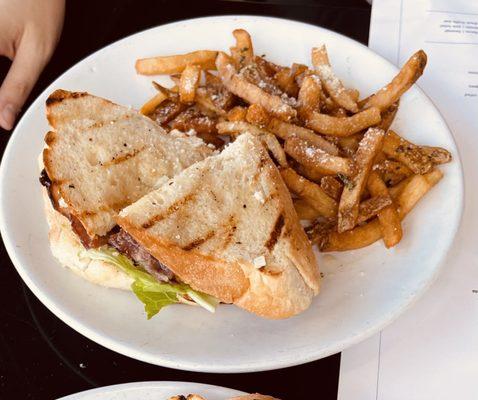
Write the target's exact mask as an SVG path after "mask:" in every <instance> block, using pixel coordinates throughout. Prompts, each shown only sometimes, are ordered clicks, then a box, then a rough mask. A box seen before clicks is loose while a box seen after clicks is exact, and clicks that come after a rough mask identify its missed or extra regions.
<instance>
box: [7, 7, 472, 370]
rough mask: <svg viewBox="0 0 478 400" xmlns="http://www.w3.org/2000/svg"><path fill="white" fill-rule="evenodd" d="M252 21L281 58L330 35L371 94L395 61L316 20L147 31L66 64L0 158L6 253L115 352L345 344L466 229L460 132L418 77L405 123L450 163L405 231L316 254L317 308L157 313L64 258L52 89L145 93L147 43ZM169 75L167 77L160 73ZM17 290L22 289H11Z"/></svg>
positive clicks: (220, 40) (317, 350) (165, 358)
mask: <svg viewBox="0 0 478 400" xmlns="http://www.w3.org/2000/svg"><path fill="white" fill-rule="evenodd" d="M238 27H244V28H246V29H247V30H248V31H250V32H251V34H252V37H253V39H254V45H255V48H256V52H257V54H262V53H266V55H267V57H268V58H269V59H270V60H272V61H275V62H278V63H280V64H288V65H290V63H291V62H292V61H296V62H302V63H309V54H310V49H311V47H312V46H315V45H317V44H320V43H326V44H327V46H328V49H329V51H330V57H331V60H332V63H333V65H334V68H335V70H336V71H337V73H338V75H339V76H340V77H342V78H343V80H344V81H345V84H346V85H352V86H354V87H357V88H358V89H359V90H360V92H361V94H362V96H364V95H368V94H369V93H372V92H373V91H374V90H377V89H378V88H380V87H381V86H382V85H383V84H384V83H386V82H388V81H389V80H390V78H391V77H392V76H393V75H394V74H395V73H396V71H397V70H396V68H395V67H393V66H392V65H391V64H390V63H388V62H387V61H385V60H384V59H383V58H381V57H380V56H378V55H376V54H374V53H373V52H371V51H370V50H369V49H368V48H366V47H365V46H362V45H361V44H359V43H357V42H354V41H352V40H350V39H348V38H346V37H344V36H341V35H338V34H336V33H333V32H330V31H328V30H325V29H321V28H318V27H315V26H312V25H307V24H302V23H298V22H292V21H287V20H281V19H275V18H264V17H251V16H241V17H232V16H227V17H211V18H201V19H195V20H188V21H182V22H177V23H174V24H169V25H164V26H160V27H157V28H154V29H151V30H148V31H145V32H141V33H138V34H136V35H133V36H131V37H128V38H126V39H124V40H121V41H119V42H117V43H114V44H112V45H110V46H108V47H106V48H105V49H103V50H100V51H98V52H97V53H94V54H93V55H91V56H90V57H88V58H86V59H85V60H83V61H82V62H80V63H78V64H77V65H75V66H74V67H73V68H71V69H70V70H69V71H67V72H66V73H65V74H63V75H62V76H61V77H60V78H58V79H57V80H56V81H55V82H54V83H53V84H52V85H51V86H50V87H49V88H48V89H47V90H46V91H45V92H44V93H43V94H42V95H41V96H40V97H39V98H38V99H37V100H36V101H35V102H34V103H33V104H32V106H31V107H30V109H29V110H28V111H27V112H26V113H25V116H24V117H23V118H22V120H21V121H20V122H19V124H18V127H17V129H16V130H15V132H14V134H13V136H12V138H11V140H10V143H9V144H8V147H7V150H6V152H5V155H4V158H3V162H2V166H1V204H0V222H1V224H0V225H1V230H2V235H3V239H4V241H5V245H6V247H7V250H8V253H9V254H10V257H11V258H12V260H13V263H14V264H15V266H16V268H17V269H18V272H19V273H20V275H21V276H22V278H23V279H24V281H25V282H26V283H27V285H28V286H29V287H30V289H31V290H32V291H33V292H34V293H35V294H36V296H38V298H39V299H40V300H41V301H42V302H43V303H44V304H45V305H46V306H47V307H48V308H49V309H50V310H51V311H52V312H54V313H55V314H56V315H57V316H58V317H59V318H61V319H62V320H63V321H64V322H65V323H67V324H68V325H70V326H71V327H72V328H73V329H75V330H77V331H78V332H80V333H82V334H83V335H85V336H87V337H88V338H90V339H92V340H94V341H95V342H98V343H100V344H102V345H103V346H105V347H108V348H110V349H112V350H115V351H117V352H119V353H122V354H125V355H128V356H130V357H133V358H137V359H139V360H142V361H146V362H149V363H153V364H157V365H162V366H166V367H171V368H179V369H185V370H194V371H209V372H244V371H259V370H269V369H274V368H280V367H286V366H291V365H296V364H301V363H305V362H308V361H312V360H316V359H318V358H321V357H325V356H327V355H330V354H333V353H336V352H339V351H341V350H343V349H344V348H346V347H347V346H350V345H351V344H354V343H357V342H359V341H361V340H363V339H365V338H366V337H368V336H370V335H371V334H373V333H374V332H376V331H378V330H379V329H380V328H383V327H384V326H385V325H387V324H388V323H390V322H391V321H392V320H393V319H394V318H396V317H397V316H398V315H399V314H400V313H401V312H402V311H403V310H404V309H405V308H406V307H407V306H408V305H409V304H411V302H412V301H413V300H414V299H416V298H417V296H418V295H419V294H421V293H422V292H423V291H424V289H425V288H426V287H427V286H428V285H429V284H430V282H431V281H432V280H433V278H434V277H435V275H436V273H437V271H438V269H439V266H440V264H441V263H442V261H443V260H444V257H445V254H446V252H447V250H448V249H449V247H450V245H451V243H452V241H453V237H454V235H455V232H456V230H457V227H458V224H459V220H460V215H461V212H462V208H463V206H462V204H463V181H462V172H461V167H460V162H459V157H458V153H457V149H456V146H455V143H454V141H453V138H452V136H451V134H450V132H449V130H448V128H447V126H446V124H445V122H444V121H443V119H442V117H441V116H440V114H439V113H438V112H437V110H436V109H435V107H434V106H433V104H432V103H431V101H430V100H429V99H428V98H427V97H426V96H425V95H424V94H423V92H422V91H420V89H418V88H416V87H414V88H412V89H411V90H410V91H409V92H408V93H407V94H405V96H403V99H402V102H401V107H400V111H399V113H398V115H397V118H396V122H395V124H394V126H395V128H396V129H397V130H398V131H399V132H400V133H403V134H404V135H405V136H406V137H408V138H410V139H411V140H413V141H416V142H419V143H426V144H430V145H439V146H443V147H445V148H447V149H449V150H450V151H451V152H452V154H453V156H454V161H453V162H452V163H451V164H449V165H446V166H445V167H444V168H443V170H444V171H445V177H444V178H443V180H442V181H441V182H440V184H439V185H438V186H437V187H436V188H434V189H433V190H432V191H431V193H430V194H428V195H427V196H426V197H425V198H424V199H423V200H422V201H421V202H420V203H419V204H418V206H417V208H416V210H414V211H413V212H412V213H411V215H410V216H409V217H407V219H406V220H405V223H404V229H405V235H404V238H403V240H402V242H401V243H400V244H399V245H398V246H397V247H396V248H394V249H392V250H388V251H387V250H385V248H384V246H383V245H382V243H376V244H375V245H373V246H371V247H368V248H366V249H363V250H359V251H354V252H349V253H346V254H339V253H337V254H326V255H319V263H320V266H321V269H322V271H323V272H324V274H325V279H324V280H323V290H322V293H321V294H320V295H319V296H318V297H317V298H316V300H315V301H314V303H313V305H312V306H311V307H310V309H309V310H307V311H306V312H304V313H303V314H301V315H299V316H297V317H294V318H291V319H289V320H284V321H275V322H273V321H267V320H264V319H260V318H258V317H255V316H254V315H251V314H248V313H246V312H244V311H242V310H240V309H239V308H236V307H233V306H221V307H219V310H218V311H217V313H216V314H215V315H212V314H209V313H208V312H206V311H203V310H201V309H197V308H195V307H185V306H180V305H179V306H171V307H167V308H166V309H165V310H163V311H161V313H160V314H159V315H158V316H156V317H155V318H154V319H152V320H151V321H147V320H146V318H145V315H144V313H143V310H142V304H141V303H140V302H139V301H137V300H136V299H135V298H134V297H133V295H132V294H130V293H127V292H122V291H119V290H111V289H104V288H101V287H97V286H94V285H92V284H90V283H88V282H85V281H83V280H81V279H80V278H78V277H77V276H76V275H74V274H73V273H71V272H69V271H68V270H65V269H62V268H60V267H59V265H58V263H57V262H56V261H55V259H54V258H53V257H52V256H51V254H50V251H49V245H48V238H47V224H46V221H45V217H44V214H43V209H42V208H43V204H42V198H41V196H40V185H39V183H38V169H37V164H36V162H37V156H38V154H39V153H40V151H41V149H42V146H43V136H44V134H45V132H46V131H47V130H48V126H47V122H46V119H45V116H44V102H45V99H46V98H47V96H48V94H49V93H51V92H52V91H53V90H54V89H57V88H64V89H69V90H80V91H89V92H91V93H93V94H96V95H99V96H104V97H106V98H108V99H112V100H114V101H116V102H118V103H120V104H131V105H132V106H134V107H138V106H139V105H141V104H142V103H143V102H144V101H145V100H146V99H147V98H149V97H150V96H151V95H152V94H153V93H154V89H153V88H152V87H151V78H149V77H144V76H138V75H136V74H135V71H134V68H133V65H134V61H135V60H136V59H137V58H139V57H145V56H152V55H158V54H173V53H182V52H187V51H191V50H195V49H201V48H208V49H228V48H229V46H231V45H232V43H233V38H232V35H231V31H232V30H233V29H234V28H238ZM158 80H159V79H158ZM12 301H14V299H12Z"/></svg>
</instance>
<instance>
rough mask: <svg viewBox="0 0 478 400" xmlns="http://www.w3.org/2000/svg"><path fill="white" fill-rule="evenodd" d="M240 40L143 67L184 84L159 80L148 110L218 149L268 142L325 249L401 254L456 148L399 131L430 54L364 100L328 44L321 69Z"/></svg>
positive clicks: (415, 58) (244, 35) (239, 35)
mask: <svg viewBox="0 0 478 400" xmlns="http://www.w3.org/2000/svg"><path fill="white" fill-rule="evenodd" d="M233 35H234V37H235V39H236V44H235V46H234V47H231V49H230V54H226V53H224V52H221V51H211V50H199V51H195V52H192V53H188V54H183V55H175V56H165V57H153V58H147V59H140V60H137V62H136V70H137V72H138V73H139V74H145V75H155V74H168V75H170V77H171V79H172V81H173V82H174V84H175V85H174V86H173V87H172V88H165V87H163V86H161V85H159V84H157V83H156V82H153V83H154V86H155V87H156V89H157V90H158V93H157V94H156V95H155V96H154V97H153V98H152V99H150V100H149V101H148V102H147V103H146V104H144V106H143V107H142V108H141V112H142V113H143V114H145V115H147V116H148V117H150V118H152V119H154V120H156V121H157V122H158V123H159V124H161V125H162V126H163V127H164V128H166V129H168V130H171V129H178V130H181V131H183V132H190V133H191V132H192V134H197V136H199V137H201V138H202V139H203V140H204V141H205V142H207V143H210V144H212V145H214V146H215V147H216V148H218V149H221V148H222V147H223V146H224V145H225V143H227V141H228V140H234V138H235V137H237V135H240V134H241V133H244V132H249V133H252V134H254V135H257V136H258V137H260V138H261V140H262V142H263V143H264V145H265V146H266V148H267V149H268V151H269V152H270V154H271V157H272V158H273V159H274V161H275V162H276V164H277V165H278V167H279V169H280V171H281V174H282V177H283V179H284V182H285V183H286V185H287V187H288V188H289V190H290V192H291V193H292V196H293V198H294V204H295V207H296V210H297V213H298V215H299V217H300V218H301V219H303V220H308V221H310V223H309V225H308V227H307V228H306V233H307V234H308V236H309V238H310V240H311V241H312V242H313V243H316V244H317V245H318V247H319V249H320V250H321V251H345V250H351V249H357V248H361V247H364V246H368V245H370V244H372V243H373V242H375V241H377V240H380V239H383V242H384V243H385V246H386V247H392V246H395V245H396V244H397V243H398V242H399V241H400V240H401V238H402V226H401V221H402V220H403V218H404V217H405V216H406V215H407V214H408V213H409V212H410V211H411V209H412V208H413V207H414V206H415V204H416V203H417V202H418V200H420V198H422V197H423V196H424V195H425V194H426V193H427V192H428V191H429V190H430V189H431V188H432V187H433V186H434V185H435V184H436V183H437V182H438V181H439V180H440V179H441V177H442V172H441V171H440V170H439V169H437V168H436V166H437V165H439V164H443V163H447V162H449V161H450V160H451V154H450V153H449V152H448V151H447V150H445V149H442V148H438V147H429V146H421V145H416V144H413V143H411V142H409V141H408V140H406V139H404V138H403V137H401V136H400V135H399V134H398V133H396V132H395V131H393V130H391V129H390V126H391V124H392V122H393V119H394V117H395V114H396V113H397V110H398V107H399V101H400V97H401V96H402V94H403V93H404V92H405V91H406V90H408V89H409V88H410V87H411V86H412V85H413V83H414V82H415V81H416V80H417V79H418V78H419V77H420V76H421V75H422V73H423V70H424V68H425V65H426V61H427V57H426V54H425V53H424V52H423V51H422V50H420V51H418V52H416V53H415V54H413V55H412V57H411V58H410V59H409V60H408V61H407V62H406V63H405V65H404V66H403V67H402V69H401V70H400V72H399V73H398V74H397V76H395V78H393V80H392V81H391V82H390V83H389V84H388V85H386V86H385V87H383V88H382V89H380V90H379V91H377V92H376V93H375V94H373V95H371V96H369V97H367V98H365V99H362V100H360V93H359V92H358V90H356V89H353V88H347V87H345V86H344V85H343V83H342V82H341V81H340V79H339V78H338V77H337V76H336V75H335V73H334V71H333V69H332V67H331V64H330V60H329V57H328V54H327V49H326V47H325V46H320V47H317V48H313V49H312V54H311V58H312V67H309V66H306V65H303V64H296V63H294V64H292V65H291V66H290V67H284V66H280V65H277V64H274V63H272V62H270V61H268V60H266V59H265V57H264V56H258V55H255V54H254V51H253V45H252V40H251V37H250V35H249V33H248V32H247V31H245V30H243V29H237V30H235V31H234V32H233Z"/></svg>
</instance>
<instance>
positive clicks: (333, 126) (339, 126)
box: [305, 107, 381, 137]
mask: <svg viewBox="0 0 478 400" xmlns="http://www.w3.org/2000/svg"><path fill="white" fill-rule="evenodd" d="M380 121H381V116H380V110H379V109H378V108H373V107H372V108H369V109H367V110H364V111H361V112H359V113H357V114H354V115H352V116H351V117H344V118H338V117H332V116H330V115H327V114H321V113H318V112H316V111H312V112H310V113H309V114H308V115H307V118H306V120H305V125H306V126H307V127H308V128H311V129H313V130H314V131H316V132H319V133H322V134H324V135H332V136H339V137H341V136H350V135H353V134H354V133H357V132H360V131H361V130H363V129H365V128H368V127H370V126H373V125H377V124H378V123H379V122H380Z"/></svg>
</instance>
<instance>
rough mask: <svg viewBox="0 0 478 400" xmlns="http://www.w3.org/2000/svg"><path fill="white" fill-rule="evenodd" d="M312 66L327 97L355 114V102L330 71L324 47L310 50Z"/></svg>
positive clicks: (356, 109)
mask: <svg viewBox="0 0 478 400" xmlns="http://www.w3.org/2000/svg"><path fill="white" fill-rule="evenodd" d="M312 64H313V65H314V68H315V71H316V72H317V75H319V77H320V80H321V81H322V85H323V86H324V88H325V90H326V91H327V93H328V94H329V96H330V97H332V98H333V99H334V101H335V102H336V103H337V104H338V105H340V106H341V107H343V108H345V109H346V110H348V111H350V112H353V113H356V112H357V111H358V106H357V102H356V101H354V100H353V99H352V97H351V96H350V94H349V92H348V91H347V90H346V89H345V87H344V85H343V84H342V82H341V81H340V79H339V78H337V76H336V75H335V73H334V71H333V70H332V67H331V66H330V62H329V57H328V55H327V50H326V48H325V46H324V45H322V46H320V47H314V48H313V49H312Z"/></svg>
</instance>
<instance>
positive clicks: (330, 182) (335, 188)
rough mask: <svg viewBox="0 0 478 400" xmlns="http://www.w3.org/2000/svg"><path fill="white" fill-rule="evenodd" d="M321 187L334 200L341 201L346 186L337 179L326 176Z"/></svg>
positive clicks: (321, 181) (321, 182)
mask: <svg viewBox="0 0 478 400" xmlns="http://www.w3.org/2000/svg"><path fill="white" fill-rule="evenodd" d="M320 187H321V188H322V189H323V190H324V192H325V193H327V195H328V196H330V197H332V198H333V199H334V200H336V201H339V200H340V195H341V194H342V190H343V189H344V185H343V183H342V182H340V181H339V180H338V179H337V178H334V177H333V176H324V177H323V178H322V179H321V180H320Z"/></svg>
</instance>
